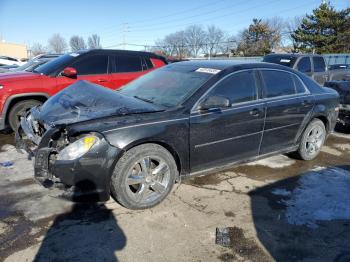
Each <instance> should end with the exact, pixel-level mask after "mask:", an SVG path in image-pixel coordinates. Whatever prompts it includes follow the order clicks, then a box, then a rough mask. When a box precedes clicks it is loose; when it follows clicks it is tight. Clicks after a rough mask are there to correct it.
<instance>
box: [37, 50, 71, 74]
mask: <svg viewBox="0 0 350 262" xmlns="http://www.w3.org/2000/svg"><path fill="white" fill-rule="evenodd" d="M75 57H76V55H72V54H66V55H63V56H60V57H57V58H55V59H52V60H51V61H49V62H47V63H45V64H43V65H41V66H39V67H37V68H36V69H35V70H34V71H33V72H35V73H39V74H44V75H49V74H51V73H53V72H55V71H56V70H57V69H59V68H61V67H64V66H65V65H66V64H68V63H69V62H70V61H72V60H73V59H74V58H75Z"/></svg>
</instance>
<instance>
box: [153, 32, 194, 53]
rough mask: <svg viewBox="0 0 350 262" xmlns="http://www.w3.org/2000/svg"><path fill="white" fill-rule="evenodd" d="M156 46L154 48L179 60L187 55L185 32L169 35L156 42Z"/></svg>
mask: <svg viewBox="0 0 350 262" xmlns="http://www.w3.org/2000/svg"><path fill="white" fill-rule="evenodd" d="M156 45H157V46H156V48H157V49H159V50H161V51H162V52H163V53H164V54H165V55H167V56H177V57H179V58H180V59H181V58H184V57H186V56H188V54H189V49H188V46H187V43H186V35H185V31H177V32H175V33H172V34H169V35H167V36H165V37H164V39H163V40H158V41H157V42H156Z"/></svg>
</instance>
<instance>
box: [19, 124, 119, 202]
mask: <svg viewBox="0 0 350 262" xmlns="http://www.w3.org/2000/svg"><path fill="white" fill-rule="evenodd" d="M31 121H32V120H31V119H28V118H22V121H21V126H20V128H19V130H18V132H17V133H16V146H17V148H18V149H22V150H23V149H24V150H25V151H26V152H27V153H28V154H29V156H30V157H31V156H33V157H34V158H35V160H34V177H35V179H36V180H37V181H38V182H40V183H41V184H42V185H43V186H45V187H56V188H60V189H64V190H65V192H64V194H63V196H64V197H66V198H69V199H71V200H73V201H86V200H87V201H107V200H108V199H109V197H110V178H111V176H112V173H113V170H114V165H115V163H116V159H117V158H118V156H119V155H120V153H121V150H120V149H118V148H116V147H114V146H111V145H110V144H109V143H108V141H107V140H106V139H105V138H104V137H103V136H102V135H100V134H95V135H97V136H99V138H100V142H99V143H98V144H97V145H96V146H93V147H92V148H91V149H90V151H88V152H87V153H86V154H84V155H83V156H81V157H79V158H77V159H74V160H57V154H58V153H59V149H58V147H57V146H55V145H56V142H57V141H58V140H60V139H62V130H59V129H56V128H50V129H48V130H47V131H45V133H44V135H43V136H42V137H40V136H38V135H37V134H36V132H35V130H34V128H33V126H32V123H31ZM55 141H56V142H55Z"/></svg>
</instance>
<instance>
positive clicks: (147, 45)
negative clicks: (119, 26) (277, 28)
mask: <svg viewBox="0 0 350 262" xmlns="http://www.w3.org/2000/svg"><path fill="white" fill-rule="evenodd" d="M316 1H317V2H318V0H313V1H311V2H310V3H309V4H302V5H299V6H296V7H294V8H288V9H284V10H280V11H278V14H280V13H284V12H288V11H290V10H294V9H298V8H301V7H305V6H308V5H310V4H311V3H312V4H314V3H315V2H316ZM240 24H243V23H240ZM236 25H237V24H236ZM287 33H288V32H282V33H281V35H286V34H287ZM235 42H237V41H235V40H232V41H223V42H217V43H203V44H198V45H152V44H135V43H127V44H126V45H128V46H139V47H149V48H152V47H153V48H170V47H175V48H176V47H181V48H185V47H193V46H208V45H212V44H218V45H219V44H229V43H235ZM120 45H121V44H115V45H110V46H107V47H106V48H112V47H118V46H120Z"/></svg>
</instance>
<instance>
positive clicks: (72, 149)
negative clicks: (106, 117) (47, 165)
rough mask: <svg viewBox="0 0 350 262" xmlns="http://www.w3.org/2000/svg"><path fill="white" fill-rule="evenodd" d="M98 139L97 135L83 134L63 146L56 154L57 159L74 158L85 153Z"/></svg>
mask: <svg viewBox="0 0 350 262" xmlns="http://www.w3.org/2000/svg"><path fill="white" fill-rule="evenodd" d="M99 141H100V139H99V138H98V137H97V136H93V135H87V136H84V137H82V138H80V139H78V140H77V141H75V142H74V143H72V144H70V145H69V146H67V147H65V148H64V149H63V150H62V151H61V152H59V154H58V156H57V160H74V159H77V158H79V157H81V156H83V155H84V154H86V153H87V152H88V151H89V150H90V149H91V148H92V147H93V146H94V145H96V144H98V143H99Z"/></svg>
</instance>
